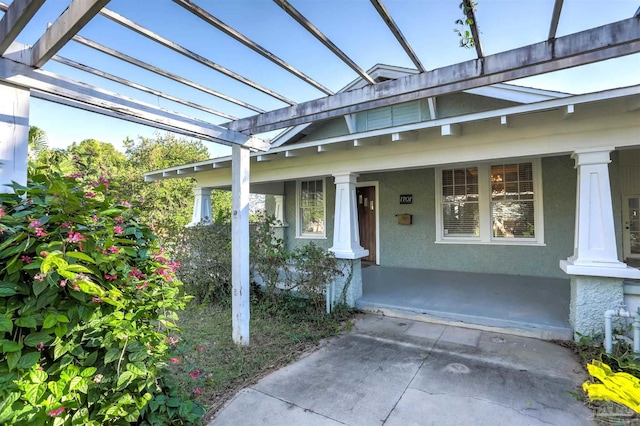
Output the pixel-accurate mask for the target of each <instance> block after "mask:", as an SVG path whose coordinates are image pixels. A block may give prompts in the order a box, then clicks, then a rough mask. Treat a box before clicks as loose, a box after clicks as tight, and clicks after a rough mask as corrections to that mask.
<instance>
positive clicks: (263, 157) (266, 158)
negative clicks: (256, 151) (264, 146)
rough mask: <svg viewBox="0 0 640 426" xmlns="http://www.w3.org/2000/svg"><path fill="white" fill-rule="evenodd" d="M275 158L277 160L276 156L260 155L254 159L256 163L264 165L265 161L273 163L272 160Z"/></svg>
mask: <svg viewBox="0 0 640 426" xmlns="http://www.w3.org/2000/svg"><path fill="white" fill-rule="evenodd" d="M277 158H278V156H277V155H276V154H261V155H258V156H257V157H256V161H257V162H258V163H264V162H267V161H273V160H275V159H277Z"/></svg>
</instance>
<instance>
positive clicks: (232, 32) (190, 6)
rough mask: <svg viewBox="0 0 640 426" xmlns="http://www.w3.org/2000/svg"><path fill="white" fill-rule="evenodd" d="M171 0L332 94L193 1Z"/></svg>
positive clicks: (321, 89) (307, 81)
mask: <svg viewBox="0 0 640 426" xmlns="http://www.w3.org/2000/svg"><path fill="white" fill-rule="evenodd" d="M173 2H174V3H176V4H178V5H180V6H182V7H183V8H185V9H186V10H188V11H189V12H191V13H192V14H194V15H195V16H197V17H198V18H200V19H202V20H203V21H205V22H206V23H208V24H209V25H212V26H213V27H215V28H217V29H219V30H220V31H222V32H223V33H225V34H226V35H228V36H229V37H231V38H233V39H234V40H236V41H238V42H240V43H242V44H244V45H245V46H246V47H248V48H249V49H251V50H253V51H254V52H256V53H258V54H259V55H261V56H262V57H264V58H266V59H268V60H269V61H271V62H273V63H274V64H276V65H278V66H279V67H281V68H282V69H284V70H286V71H288V72H290V73H291V74H293V75H295V76H296V77H298V78H299V79H301V80H302V81H304V82H306V83H308V84H310V85H311V86H313V87H315V88H316V89H318V90H320V91H321V92H323V93H324V94H326V95H333V92H332V91H331V90H329V89H327V88H326V87H325V86H323V85H322V84H320V83H318V82H317V81H315V80H314V79H312V78H311V77H309V76H308V75H306V74H305V73H303V72H302V71H300V70H298V69H297V68H295V67H294V66H292V65H291V64H289V63H288V62H286V61H284V60H283V59H281V58H279V57H278V56H276V55H274V54H273V53H271V52H270V51H268V50H267V49H265V48H264V47H262V46H260V45H259V44H258V43H256V42H254V41H253V40H251V39H249V38H248V37H247V36H245V35H244V34H242V33H240V32H239V31H237V30H236V29H235V28H233V27H231V26H229V25H227V24H225V23H224V22H222V21H221V20H220V19H218V18H216V17H215V16H213V15H212V14H210V13H209V12H207V11H206V10H204V9H203V8H201V7H200V6H198V5H196V4H195V3H193V2H192V1H191V0H173Z"/></svg>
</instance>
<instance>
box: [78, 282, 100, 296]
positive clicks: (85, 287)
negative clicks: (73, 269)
mask: <svg viewBox="0 0 640 426" xmlns="http://www.w3.org/2000/svg"><path fill="white" fill-rule="evenodd" d="M76 284H78V287H79V288H80V291H82V292H83V293H87V294H92V295H94V296H103V295H104V290H103V289H102V287H100V286H99V285H97V284H95V283H92V282H91V281H86V280H82V281H78V282H76Z"/></svg>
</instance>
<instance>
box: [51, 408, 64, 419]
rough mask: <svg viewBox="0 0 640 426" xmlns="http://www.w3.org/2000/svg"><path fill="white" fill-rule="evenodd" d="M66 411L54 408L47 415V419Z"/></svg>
mask: <svg viewBox="0 0 640 426" xmlns="http://www.w3.org/2000/svg"><path fill="white" fill-rule="evenodd" d="M64 410H66V408H65V407H60V408H56V409H55V410H51V411H49V412H48V413H47V415H48V416H49V417H57V416H59V415H60V414H62V413H63V412H64Z"/></svg>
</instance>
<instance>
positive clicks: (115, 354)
mask: <svg viewBox="0 0 640 426" xmlns="http://www.w3.org/2000/svg"><path fill="white" fill-rule="evenodd" d="M120 353H121V350H120V349H118V348H110V349H109V350H108V351H107V353H106V354H105V355H104V363H105V364H109V363H110V362H113V361H115V360H116V359H118V358H120Z"/></svg>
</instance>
